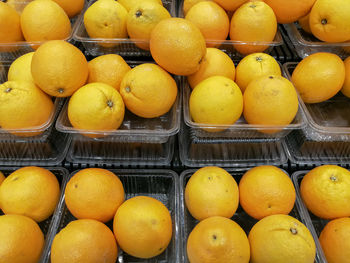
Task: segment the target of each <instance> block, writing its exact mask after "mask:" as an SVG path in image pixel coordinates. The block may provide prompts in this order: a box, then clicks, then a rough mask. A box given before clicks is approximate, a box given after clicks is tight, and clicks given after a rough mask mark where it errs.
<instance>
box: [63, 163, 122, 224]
mask: <svg viewBox="0 0 350 263" xmlns="http://www.w3.org/2000/svg"><path fill="white" fill-rule="evenodd" d="M124 195H125V193H124V188H123V185H122V183H121V181H120V179H119V178H118V177H117V176H116V175H115V174H114V173H112V172H110V171H108V170H105V169H100V168H87V169H83V170H81V171H79V172H77V173H76V174H75V175H74V176H73V177H72V178H71V179H70V180H69V182H68V183H67V187H66V190H65V199H66V205H67V207H68V209H69V211H70V212H71V213H72V214H73V215H74V216H75V217H76V218H78V219H95V220H98V221H101V222H108V221H109V220H111V219H112V218H113V217H114V215H115V212H116V211H117V209H118V207H119V206H120V205H121V204H122V203H123V202H124Z"/></svg>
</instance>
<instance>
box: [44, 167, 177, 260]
mask: <svg viewBox="0 0 350 263" xmlns="http://www.w3.org/2000/svg"><path fill="white" fill-rule="evenodd" d="M111 171H112V172H113V173H115V174H116V175H117V176H118V177H119V179H120V180H121V181H122V183H123V186H124V189H125V193H126V194H125V198H126V199H129V198H132V197H135V196H139V195H146V196H150V197H153V198H156V199H158V200H159V201H161V202H162V203H163V204H164V205H165V206H166V207H167V208H168V209H169V211H170V214H171V219H172V223H173V236H172V240H171V242H170V244H169V246H168V248H167V249H166V250H165V251H164V252H163V253H162V254H161V255H159V256H157V257H155V258H152V259H148V260H147V259H137V258H134V257H132V256H130V255H127V254H126V253H124V252H123V251H121V250H120V248H119V251H118V252H119V253H118V259H117V261H116V263H128V262H130V263H131V262H133V263H134V262H143V263H158V262H159V263H160V262H169V263H170V262H171V263H175V262H180V261H178V258H179V255H180V237H179V235H180V234H179V227H180V226H179V217H178V215H179V213H178V187H179V186H178V180H179V179H178V175H177V174H176V173H175V172H173V171H170V170H111ZM75 173H76V172H73V173H72V174H71V176H73V175H74V174H75ZM58 209H59V215H60V219H59V221H57V224H56V226H55V231H53V232H52V240H53V238H54V236H55V235H56V233H58V232H59V231H60V230H61V229H62V228H64V227H65V226H66V225H67V224H68V223H69V222H71V221H73V220H76V218H74V217H73V215H72V214H71V213H70V212H69V210H68V209H67V207H66V205H65V201H64V196H63V197H62V199H61V200H60V204H59V207H58ZM107 226H108V227H110V228H111V230H112V226H113V223H112V221H111V222H108V223H107ZM112 231H113V230H112ZM50 250H51V243H50V245H49V246H47V247H46V250H45V252H44V254H45V258H44V260H43V261H42V262H51V260H50Z"/></svg>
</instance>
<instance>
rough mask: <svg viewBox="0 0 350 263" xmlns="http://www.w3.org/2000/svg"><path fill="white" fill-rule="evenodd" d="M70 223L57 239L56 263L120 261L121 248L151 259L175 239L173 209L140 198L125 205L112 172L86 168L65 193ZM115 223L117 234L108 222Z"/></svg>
mask: <svg viewBox="0 0 350 263" xmlns="http://www.w3.org/2000/svg"><path fill="white" fill-rule="evenodd" d="M65 202H66V205H67V207H68V210H69V211H70V212H71V213H72V214H73V216H74V217H75V218H77V220H74V221H71V222H70V223H69V224H68V225H67V226H65V227H64V228H63V229H62V230H61V231H60V232H59V233H58V234H57V235H56V236H55V238H54V240H53V243H52V247H51V262H52V263H65V262H67V263H69V262H106V263H114V262H116V261H117V255H118V248H117V242H118V245H119V247H120V248H121V249H122V250H123V251H124V252H126V253H128V254H129V255H132V256H134V257H138V258H143V259H148V258H152V257H155V256H157V255H160V254H161V253H163V251H165V250H166V248H167V246H168V245H169V243H170V241H171V237H172V220H171V216H170V212H169V210H168V209H167V208H166V207H165V205H163V203H161V202H160V201H158V200H157V199H154V198H152V197H147V196H136V197H133V198H130V199H128V200H126V201H125V192H124V187H123V185H122V183H121V181H120V179H119V178H118V177H117V175H115V174H114V173H112V172H110V171H108V170H105V169H98V168H90V169H84V170H81V171H79V172H77V173H76V174H74V175H73V177H72V178H71V179H70V180H69V181H68V183H67V187H66V190H65ZM112 219H113V232H112V230H111V229H110V228H108V227H107V226H106V225H105V224H104V223H106V222H108V221H111V220H112Z"/></svg>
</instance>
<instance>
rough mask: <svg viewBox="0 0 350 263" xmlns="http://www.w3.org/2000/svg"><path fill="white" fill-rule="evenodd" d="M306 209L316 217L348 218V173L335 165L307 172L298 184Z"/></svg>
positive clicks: (349, 212) (349, 185) (349, 208)
mask: <svg viewBox="0 0 350 263" xmlns="http://www.w3.org/2000/svg"><path fill="white" fill-rule="evenodd" d="M300 194H301V197H302V199H303V201H304V203H305V205H306V207H307V208H308V209H309V210H310V211H311V212H312V213H313V214H314V215H316V216H318V217H321V218H325V219H334V218H339V217H346V216H350V172H349V171H348V170H346V169H345V168H342V167H339V166H337V165H322V166H319V167H316V168H314V169H312V170H311V171H310V172H308V173H307V174H306V175H305V176H304V178H303V180H302V181H301V184H300Z"/></svg>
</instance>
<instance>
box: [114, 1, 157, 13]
mask: <svg viewBox="0 0 350 263" xmlns="http://www.w3.org/2000/svg"><path fill="white" fill-rule="evenodd" d="M141 2H151V3H155V4H160V5H163V2H162V0H118V3H120V4H121V5H123V6H124V7H125V9H126V10H127V11H128V12H129V11H130V10H131V9H132V8H133V7H134V6H136V5H138V4H140V3H141Z"/></svg>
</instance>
